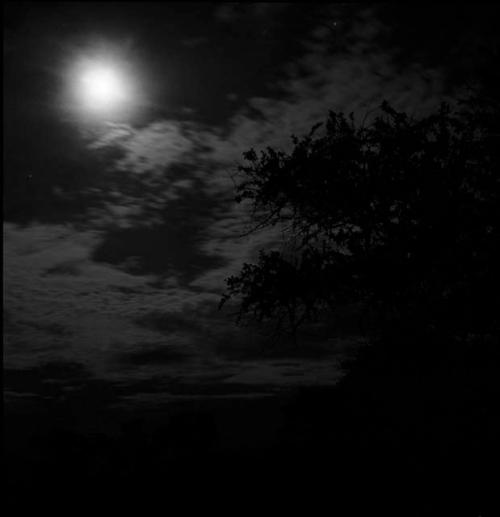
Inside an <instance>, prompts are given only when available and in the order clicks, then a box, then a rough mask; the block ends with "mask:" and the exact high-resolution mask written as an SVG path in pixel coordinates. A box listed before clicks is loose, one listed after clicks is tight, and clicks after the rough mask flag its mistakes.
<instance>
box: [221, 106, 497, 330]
mask: <svg viewBox="0 0 500 517" xmlns="http://www.w3.org/2000/svg"><path fill="white" fill-rule="evenodd" d="M466 108H467V109H462V110H461V111H460V112H452V110H451V108H450V106H448V105H447V104H444V103H443V104H442V105H441V106H440V108H439V110H438V111H437V112H436V113H434V114H432V115H430V116H428V117H426V118H424V119H421V120H415V119H413V118H411V117H409V116H408V115H407V114H406V113H400V112H397V111H396V110H395V109H394V108H393V107H391V106H390V105H389V103H387V102H384V103H383V104H382V106H381V114H380V115H379V116H378V117H376V119H375V120H374V121H373V123H372V124H371V125H370V126H368V127H365V126H364V125H362V126H361V127H356V125H355V123H354V117H353V115H352V114H351V115H350V116H349V117H346V116H345V115H344V114H342V113H335V112H332V111H330V112H329V114H328V118H327V120H326V123H325V124H324V127H325V130H326V131H325V133H324V134H323V136H315V134H316V131H317V129H318V128H319V127H320V126H321V125H322V124H316V125H315V126H314V127H313V128H312V130H311V131H310V132H309V133H308V134H307V135H306V136H305V137H303V138H298V137H296V136H293V137H292V141H293V144H294V148H293V150H292V151H291V152H290V153H289V154H285V153H283V152H282V151H277V150H274V149H272V148H271V147H268V148H267V149H266V150H265V151H262V152H261V153H260V156H258V155H257V153H256V152H255V150H253V149H251V150H250V151H248V152H246V153H244V155H243V156H244V158H245V160H246V161H247V164H246V165H242V166H240V168H239V171H240V173H242V175H243V177H242V181H241V182H240V183H239V185H238V186H237V189H236V190H237V196H236V200H237V201H238V202H241V201H243V200H248V201H250V203H251V204H252V207H253V214H254V217H256V215H257V214H266V215H265V216H264V218H262V219H260V220H259V224H258V225H256V226H255V231H259V230H261V229H264V228H266V227H270V226H274V225H276V224H283V223H285V222H286V223H287V225H288V228H290V229H291V233H290V232H289V233H288V235H289V241H288V242H287V244H288V248H289V249H290V248H291V249H292V250H293V253H292V254H291V256H292V257H293V259H292V258H290V254H288V255H287V257H285V256H284V254H283V253H282V252H280V251H276V250H274V251H271V252H261V254H260V256H259V261H258V264H257V265H250V264H245V265H244V266H243V269H242V270H241V272H240V274H239V275H238V276H234V277H231V278H230V279H228V280H227V286H228V293H226V295H225V297H224V299H223V300H224V301H226V300H228V299H229V298H232V297H236V298H239V299H240V301H241V310H240V317H241V316H242V315H249V314H251V315H252V317H255V318H256V319H258V320H265V319H273V318H278V319H279V321H280V322H283V321H288V328H289V330H291V332H292V333H295V332H296V330H297V328H298V326H297V325H299V324H301V323H302V322H303V321H306V320H308V319H311V318H314V317H315V315H316V314H317V313H318V312H319V311H321V310H323V309H324V308H326V307H331V306H332V301H333V300H336V303H337V302H338V301H340V302H341V303H346V302H347V301H355V302H356V301H357V302H362V303H365V304H367V305H376V306H377V307H382V310H383V312H384V313H385V314H390V313H391V314H392V313H394V312H396V313H398V314H399V315H400V316H399V317H400V320H401V321H403V319H405V318H406V319H413V320H416V319H418V318H420V319H421V323H422V325H424V326H425V325H436V324H437V323H438V322H437V320H439V319H441V321H440V323H443V324H444V323H445V322H446V324H447V325H449V324H450V322H451V321H452V320H453V318H459V324H458V325H457V328H458V327H462V328H463V329H465V328H469V327H470V326H471V325H472V326H474V325H476V326H477V324H478V322H479V321H482V323H485V318H481V315H480V313H481V311H483V314H484V315H486V314H489V312H490V311H488V310H487V308H486V306H487V305H488V303H491V297H492V296H493V298H495V297H496V298H498V292H495V291H494V289H492V286H493V285H494V284H495V282H496V286H497V287H498V273H493V272H492V271H493V270H494V268H495V266H494V264H495V263H496V261H499V262H500V260H499V258H500V257H499V256H498V252H496V251H494V250H495V249H496V246H495V245H496V244H499V226H498V222H499V221H500V214H499V207H500V198H499V197H500V196H499V176H498V170H500V168H499V167H498V165H499V163H498V152H497V151H496V148H495V145H494V144H493V141H492V140H491V139H488V138H487V135H488V124H487V121H491V120H493V119H494V117H492V116H491V114H490V113H487V114H485V112H482V113H481V112H479V111H478V110H477V109H476V108H475V107H474V106H473V105H472V104H471V103H469V104H468V105H467V106H466ZM486 227H487V228H488V231H487V232H486V231H485V228H486ZM477 257H481V259H480V260H478V258H477ZM464 286H466V287H464ZM472 292H474V293H476V294H475V295H476V296H481V297H482V299H481V300H477V299H476V300H474V301H471V300H467V299H466V296H468V295H470V293H472ZM466 293H469V294H466ZM458 307H461V308H460V310H459V309H458ZM479 307H481V309H479ZM396 309H397V310H396ZM444 314H446V317H444V316H443V315H444ZM486 319H487V318H486ZM473 321H474V322H475V323H474V325H473ZM298 322H300V323H298ZM455 330H456V329H455Z"/></svg>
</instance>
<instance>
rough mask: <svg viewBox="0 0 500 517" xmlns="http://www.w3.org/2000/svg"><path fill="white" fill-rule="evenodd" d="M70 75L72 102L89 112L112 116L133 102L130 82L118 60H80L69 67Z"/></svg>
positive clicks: (96, 114)
mask: <svg viewBox="0 0 500 517" xmlns="http://www.w3.org/2000/svg"><path fill="white" fill-rule="evenodd" d="M72 77H73V79H72V82H73V92H74V96H75V97H74V98H75V101H76V103H77V105H78V106H80V108H81V109H82V110H83V111H84V112H85V113H88V114H89V115H91V114H93V115H94V116H98V117H102V116H106V117H107V116H110V115H116V114H119V113H120V112H122V111H123V110H125V109H127V108H130V107H131V105H132V103H133V97H134V96H133V83H132V81H131V79H130V78H129V77H127V75H126V74H125V73H124V70H122V69H121V68H120V66H119V65H118V63H114V62H112V61H111V62H109V61H105V60H99V59H87V60H85V61H80V62H79V63H78V64H77V66H75V67H74V68H73V73H72Z"/></svg>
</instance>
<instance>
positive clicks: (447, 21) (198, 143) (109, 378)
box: [3, 2, 498, 427]
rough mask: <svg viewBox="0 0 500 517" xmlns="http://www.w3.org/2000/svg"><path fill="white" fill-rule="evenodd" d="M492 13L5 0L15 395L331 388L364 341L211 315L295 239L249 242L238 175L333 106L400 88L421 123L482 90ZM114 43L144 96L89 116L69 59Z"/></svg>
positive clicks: (359, 114)
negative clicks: (249, 264)
mask: <svg viewBox="0 0 500 517" xmlns="http://www.w3.org/2000/svg"><path fill="white" fill-rule="evenodd" d="M497 20H498V18H497V17H496V13H495V11H494V8H493V6H483V7H475V6H473V5H472V4H471V5H467V6H453V7H452V6H451V5H449V4H448V5H441V6H437V7H436V6H430V5H429V6H428V5H425V4H422V5H420V6H417V5H415V6H414V7H412V8H408V7H405V8H398V7H397V6H396V5H389V6H383V5H382V6H372V7H369V6H363V5H349V4H332V5H329V4H314V5H308V4H307V5H306V4H299V3H293V4H287V3H269V4H266V3H255V4H252V3H248V4H230V3H227V4H222V3H219V4H211V3H200V4H196V3H149V2H131V3H120V2H109V3H108V2H106V3H92V2H85V3H83V2H82V3H79V2H74V3H64V2H62V3H58V2H50V3H29V2H16V3H10V4H6V5H5V7H4V50H3V52H4V56H3V57H4V60H3V61H4V73H3V81H4V83H3V84H4V137H3V138H4V140H3V144H4V197H3V202H4V237H3V238H4V240H3V243H4V270H3V271H4V369H5V373H6V378H5V401H6V403H7V404H8V405H10V406H11V407H24V406H25V405H27V407H31V406H30V405H33V407H34V406H36V405H39V404H43V403H44V402H43V401H47V400H50V399H51V398H52V399H54V400H55V399H57V400H58V401H67V402H68V404H71V401H72V400H73V399H75V400H76V399H78V400H84V401H86V402H85V404H88V406H89V407H90V406H91V405H92V402H90V401H91V400H93V399H92V397H94V391H92V389H90V388H88V386H100V389H101V390H104V391H102V393H106V394H107V395H106V397H107V398H106V397H101V395H98V396H97V399H99V404H101V405H106V404H108V405H109V406H110V407H122V408H143V407H144V406H155V405H158V404H160V405H161V404H162V403H164V402H165V401H172V400H181V399H182V400H188V399H190V400H193V399H196V400H206V399H210V398H211V399H212V400H215V399H216V398H219V399H221V398H222V399H230V398H238V397H249V396H250V397H270V396H273V394H275V393H278V392H282V390H284V389H285V390H286V389H289V388H292V387H296V386H309V385H328V384H334V383H335V382H337V380H338V378H339V376H340V375H341V370H340V368H339V366H338V358H339V356H340V355H342V354H344V353H346V351H349V350H350V349H352V348H353V347H354V348H355V347H356V346H357V344H358V343H359V342H360V339H361V338H360V337H359V336H358V335H357V333H356V332H355V331H352V332H344V333H343V335H342V336H336V335H333V336H332V335H329V336H328V337H324V338H322V339H320V338H318V337H315V338H314V339H313V338H311V340H310V342H308V343H303V345H304V346H303V347H301V350H300V351H299V352H297V351H295V352H293V354H292V353H291V352H290V351H289V350H288V349H286V347H284V349H283V350H278V351H276V350H273V351H272V352H270V351H269V350H266V347H265V343H266V341H265V337H264V336H263V335H261V332H260V331H259V328H258V327H251V328H239V327H237V326H236V325H235V324H234V323H233V320H232V319H231V317H230V315H229V314H228V313H229V312H230V311H228V310H226V311H222V312H219V311H218V310H217V305H218V302H219V299H220V296H221V294H222V293H223V291H224V287H225V286H224V279H225V278H226V277H228V276H229V275H231V274H234V273H236V272H237V271H239V269H240V267H241V265H242V264H243V262H245V261H252V260H255V258H256V257H257V254H258V251H259V250H260V249H267V248H269V247H272V246H278V245H279V238H280V235H279V232H278V230H276V232H274V233H273V232H271V231H266V232H262V233H260V234H258V235H253V236H252V237H241V235H242V234H244V233H245V231H246V230H247V229H248V228H249V227H250V224H251V221H250V219H249V217H248V213H247V212H246V211H245V207H244V206H239V205H237V204H236V203H235V202H234V200H233V198H234V185H233V180H232V175H233V174H234V173H235V172H236V168H237V165H238V163H240V162H241V161H242V153H243V152H244V151H246V150H248V149H249V148H250V147H254V148H255V149H257V150H258V149H262V148H265V147H266V146H267V145H272V146H277V147H280V148H282V149H284V150H289V149H290V148H291V144H292V141H291V139H290V136H291V134H297V135H301V134H304V133H305V132H306V131H308V130H309V129H310V128H311V126H312V125H313V124H315V123H316V122H321V121H323V120H324V119H325V117H326V115H327V112H328V110H329V109H331V110H338V111H344V112H346V113H349V112H354V114H355V117H356V118H357V119H358V120H361V119H362V118H363V117H364V116H365V115H366V114H369V113H372V112H373V111H372V110H374V109H376V108H377V107H378V106H379V105H380V103H381V102H382V100H383V99H387V100H388V101H390V102H391V103H392V105H393V106H394V107H395V108H397V109H401V110H405V111H408V112H409V113H412V114H414V115H416V116H419V115H425V114H427V113H429V112H430V111H431V110H432V109H434V108H435V107H436V106H437V105H438V104H439V103H440V102H441V101H442V100H448V101H449V102H452V103H453V102H454V101H455V100H456V99H457V98H459V97H460V95H463V94H464V92H466V91H467V88H468V87H469V86H471V85H473V84H476V83H478V82H479V83H480V84H481V87H484V88H485V89H486V90H487V88H488V73H490V72H491V62H492V59H495V56H496V58H498V56H497V55H496V54H494V53H495V51H497V50H495V47H494V46H493V45H492V43H491V42H492V41H493V38H495V37H496V36H495V31H497V30H498V28H497V26H496V22H497ZM496 49H498V47H496ZM492 53H493V55H492ZM104 54H105V55H111V56H113V58H112V59H114V60H116V62H117V63H120V66H121V67H122V69H123V70H125V75H126V77H125V81H129V83H130V84H133V94H131V97H130V98H129V99H128V101H127V103H126V105H125V106H124V107H123V109H118V110H115V111H111V112H109V113H108V112H105V110H104V111H103V112H102V113H100V112H93V113H88V112H85V109H82V108H81V106H80V105H78V98H76V97H75V96H72V95H71V94H70V91H71V87H72V86H71V85H72V84H73V83H72V81H73V82H74V80H75V77H74V72H72V70H73V68H72V67H73V66H74V64H75V63H76V62H78V60H79V59H81V58H82V57H85V56H86V57H89V56H90V58H95V57H96V56H97V57H99V56H101V55H104ZM72 74H73V75H72ZM103 386H104V387H103ZM75 393H76V394H80V398H78V397H76V395H75ZM99 393H101V391H100V392H99ZM72 397H73V398H72ZM75 397H76V398H75ZM99 397H100V398H99ZM86 415H87V416H85V417H82V420H81V421H79V424H78V425H81V426H86V425H88V426H90V427H91V426H92V425H94V424H95V421H94V420H92V419H91V418H90V417H88V413H86ZM92 422H93V423H92ZM263 425H264V424H263ZM266 425H267V424H266Z"/></svg>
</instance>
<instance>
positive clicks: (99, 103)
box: [82, 65, 124, 107]
mask: <svg viewBox="0 0 500 517" xmlns="http://www.w3.org/2000/svg"><path fill="white" fill-rule="evenodd" d="M82 85H83V88H82V89H83V92H82V93H83V94H84V96H85V97H86V100H87V103H88V104H90V105H95V106H96V107H107V106H109V105H112V104H113V103H114V102H116V101H118V100H120V98H121V97H123V94H124V91H123V84H122V81H121V80H120V77H118V75H117V74H116V72H115V71H114V70H111V69H109V68H106V67H104V66H102V65H101V66H96V67H95V68H91V69H90V70H88V71H87V72H86V73H85V74H84V75H83V77H82Z"/></svg>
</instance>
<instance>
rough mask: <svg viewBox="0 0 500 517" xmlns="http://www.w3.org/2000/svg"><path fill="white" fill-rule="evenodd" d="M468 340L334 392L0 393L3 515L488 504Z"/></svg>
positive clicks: (492, 465) (427, 509) (488, 427)
mask: <svg viewBox="0 0 500 517" xmlns="http://www.w3.org/2000/svg"><path fill="white" fill-rule="evenodd" d="M481 346H482V348H481V349H478V345H477V343H469V344H465V345H463V346H461V347H460V348H457V347H456V346H455V348H454V349H453V350H450V349H443V352H442V353H440V354H437V353H436V352H435V348H432V346H431V345H430V344H429V347H428V349H427V350H426V347H425V346H423V347H422V346H420V347H419V348H418V353H417V352H415V353H414V354H412V353H409V352H408V349H405V352H404V353H401V348H399V352H398V349H396V348H394V347H393V346H389V347H388V348H387V350H385V351H384V350H381V349H378V351H377V352H376V353H374V352H368V353H366V354H364V358H362V359H360V360H358V362H357V364H356V366H355V367H353V369H352V371H351V372H350V373H349V374H348V375H347V376H346V377H344V378H343V380H342V381H341V382H340V383H339V384H338V385H337V386H336V387H333V388H332V387H330V388H318V387H316V388H307V387H304V388H303V389H300V390H295V391H287V392H283V393H281V394H280V393H274V394H273V395H268V396H264V395H263V396H261V397H259V396H253V397H244V396H243V394H241V395H242V396H237V397H234V398H228V397H214V396H208V395H207V396H204V397H203V396H200V397H193V398H187V399H186V400H184V401H183V402H175V403H173V402H172V403H169V404H164V405H159V406H157V407H154V408H153V407H148V406H147V405H144V406H143V407H140V408H139V409H137V408H136V409H133V408H122V409H120V408H118V407H115V408H113V407H112V405H109V404H106V403H104V402H103V400H101V402H99V394H97V395H95V394H94V395H95V396H94V397H93V398H92V401H93V402H92V403H90V402H89V400H90V398H88V397H86V396H83V397H82V396H81V395H80V397H77V396H76V395H75V396H74V397H73V398H71V397H69V398H66V400H65V401H64V402H62V401H57V400H56V401H54V400H51V401H50V400H49V399H47V401H46V402H44V403H41V402H40V401H38V402H36V403H34V402H33V401H30V400H29V399H26V400H25V401H24V402H23V403H19V402H17V403H16V404H15V405H12V404H6V407H5V412H4V416H5V427H4V429H5V432H4V441H5V446H4V449H5V457H6V460H7V461H6V466H5V467H4V472H6V473H7V482H6V484H4V488H6V495H7V497H6V501H7V505H6V507H7V508H9V509H10V511H9V513H8V514H9V515H20V514H24V512H25V511H26V510H27V509H28V508H29V509H31V510H35V511H37V512H43V513H45V512H46V511H50V512H51V513H55V512H57V513H59V512H62V513H64V514H65V515H73V514H75V513H79V512H80V511H82V510H83V511H85V513H90V512H92V513H94V512H97V513H99V514H100V513H102V512H104V511H106V512H109V511H111V512H112V514H113V515H115V514H117V513H120V512H121V511H124V510H133V511H134V513H138V514H140V515H153V514H160V513H161V514H168V513H172V514H174V515H179V514H181V513H182V514H184V513H190V512H191V510H192V509H193V508H194V507H196V508H197V509H198V511H200V510H201V511H203V513H212V512H214V511H215V513H216V514H217V513H222V512H224V513H226V512H227V513H228V514H231V515H240V514H242V513H246V512H247V511H248V510H249V509H251V510H253V512H254V513H257V512H258V513H259V514H260V513H262V514H266V513H268V512H271V511H274V512H278V514H281V513H285V512H288V511H292V510H294V511H295V510H296V511H298V513H299V514H303V515H320V514H323V513H326V512H327V513H328V514H331V515H378V514H380V515H402V516H405V515H470V516H475V517H479V516H480V515H481V516H483V517H484V516H488V515H499V514H498V513H497V509H498V506H496V505H497V503H498V501H499V500H500V489H499V488H498V487H500V483H499V482H498V481H499V473H500V463H499V462H498V459H499V455H498V452H499V438H500V427H499V419H498V418H497V417H498V412H499V409H498V408H499V404H498V402H499V400H500V397H499V393H500V392H499V389H498V386H499V382H498V381H499V377H498V376H499V373H500V370H499V364H500V363H499V360H498V348H497V346H496V344H495V343H493V342H492V341H489V342H487V343H486V344H484V343H483V344H482V345H481ZM431 350H432V359H433V360H432V361H430V360H429V359H430V357H431V355H429V354H430V353H431ZM212 395H213V394H212ZM4 506H5V505H4ZM153 508H156V509H153ZM179 509H180V511H179Z"/></svg>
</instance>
